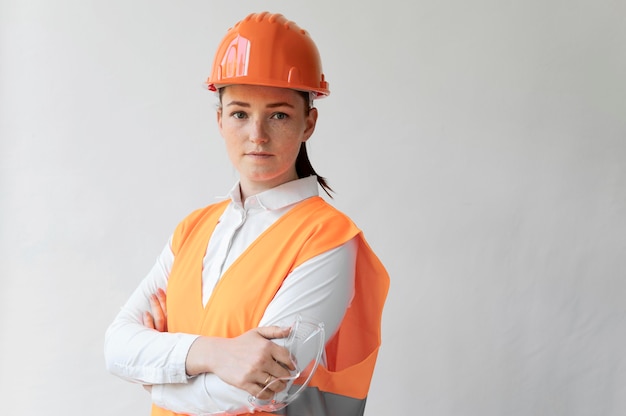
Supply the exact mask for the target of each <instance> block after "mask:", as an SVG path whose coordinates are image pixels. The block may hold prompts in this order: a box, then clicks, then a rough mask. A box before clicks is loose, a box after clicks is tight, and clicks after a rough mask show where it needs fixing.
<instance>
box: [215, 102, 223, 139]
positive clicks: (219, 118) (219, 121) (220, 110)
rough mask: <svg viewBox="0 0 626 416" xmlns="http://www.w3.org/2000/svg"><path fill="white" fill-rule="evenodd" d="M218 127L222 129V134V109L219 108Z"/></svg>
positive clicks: (217, 113)
mask: <svg viewBox="0 0 626 416" xmlns="http://www.w3.org/2000/svg"><path fill="white" fill-rule="evenodd" d="M216 115H217V127H218V128H219V129H220V134H221V133H222V109H221V108H218V109H217V112H216Z"/></svg>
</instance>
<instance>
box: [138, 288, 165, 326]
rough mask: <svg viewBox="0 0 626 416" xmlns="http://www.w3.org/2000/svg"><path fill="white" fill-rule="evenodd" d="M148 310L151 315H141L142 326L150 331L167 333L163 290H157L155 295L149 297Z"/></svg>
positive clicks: (146, 313) (145, 313) (147, 313)
mask: <svg viewBox="0 0 626 416" xmlns="http://www.w3.org/2000/svg"><path fill="white" fill-rule="evenodd" d="M150 309H151V312H152V313H150V312H148V311H146V312H144V313H143V317H142V318H143V324H144V325H145V326H146V327H148V328H150V329H155V330H157V331H159V332H167V307H166V304H165V291H164V290H163V289H161V288H159V289H157V293H156V294H154V295H151V296H150Z"/></svg>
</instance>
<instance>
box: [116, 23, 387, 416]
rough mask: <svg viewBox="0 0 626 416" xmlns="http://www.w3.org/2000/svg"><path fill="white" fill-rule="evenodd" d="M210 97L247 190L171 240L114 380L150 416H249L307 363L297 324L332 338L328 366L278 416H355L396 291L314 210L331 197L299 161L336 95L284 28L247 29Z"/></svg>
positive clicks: (125, 319) (364, 253)
mask: <svg viewBox="0 0 626 416" xmlns="http://www.w3.org/2000/svg"><path fill="white" fill-rule="evenodd" d="M207 86H208V88H209V89H210V90H212V91H215V92H217V93H218V94H219V102H220V105H219V108H218V111H217V123H218V126H219V130H220V133H221V135H222V136H223V138H224V140H225V143H226V148H227V151H228V156H229V158H230V160H231V162H232V164H233V165H234V167H235V168H236V169H237V171H238V173H239V181H238V183H237V184H236V185H235V186H234V187H233V188H232V190H231V192H230V193H229V198H228V199H227V200H225V201H222V202H220V203H217V204H213V205H209V206H208V207H205V208H202V209H199V210H197V211H195V212H193V213H192V214H191V215H189V216H188V217H187V218H185V219H184V220H183V221H182V222H181V223H180V224H179V226H178V227H177V228H176V230H175V231H174V233H173V235H172V237H171V238H170V240H169V241H168V243H167V245H166V247H165V248H164V249H163V252H162V253H161V255H160V257H159V258H158V260H157V263H156V264H155V266H154V267H153V269H152V270H151V272H150V273H149V274H148V276H147V277H146V278H145V279H144V280H143V281H142V283H141V284H140V286H139V287H138V288H137V289H136V291H135V292H134V293H133V294H132V296H131V298H130V299H129V300H128V301H127V303H126V305H125V306H124V308H122V311H121V312H120V313H119V314H118V316H117V317H116V318H115V320H114V322H113V323H112V324H111V326H110V327H109V329H108V330H107V334H106V340H105V357H106V361H107V367H108V369H109V370H110V371H111V372H112V373H114V374H116V375H118V376H120V377H123V378H125V379H128V380H131V381H134V382H137V383H141V384H143V385H146V386H147V388H148V390H149V391H151V394H152V400H153V403H154V405H153V410H152V414H153V415H172V414H177V413H184V414H247V413H251V412H253V411H255V410H258V408H255V407H254V404H255V403H258V401H255V400H250V398H251V397H256V398H258V399H260V400H263V399H270V398H272V397H276V396H275V394H277V393H280V392H283V391H286V389H287V387H288V385H287V383H286V382H285V381H281V380H282V379H284V378H286V377H289V376H290V375H291V374H292V373H293V371H294V370H295V366H296V362H299V363H305V364H304V365H303V367H304V366H306V363H308V362H310V361H311V359H312V357H311V354H310V353H304V352H299V353H297V354H296V356H295V357H292V356H291V353H290V351H289V350H288V349H287V348H285V347H284V346H282V345H284V341H285V338H286V337H288V335H289V333H290V331H291V329H290V325H291V324H292V323H293V322H294V320H296V318H297V317H301V318H302V319H305V320H307V321H312V322H315V323H321V324H322V325H323V327H324V329H325V333H326V342H325V346H324V344H322V347H323V348H324V350H325V351H324V352H325V360H324V362H323V363H322V364H320V366H319V367H318V368H317V371H316V372H315V373H314V375H313V377H312V379H311V381H310V383H309V384H308V386H307V387H306V389H304V391H303V392H302V394H300V395H299V396H298V397H297V398H296V399H295V400H294V401H292V402H291V403H290V404H289V405H288V406H287V407H285V408H284V409H283V410H282V411H281V412H282V414H293V415H295V414H298V415H301V414H311V415H328V414H341V415H362V414H363V411H364V407H365V399H366V397H367V391H368V389H369V384H370V380H371V377H372V373H373V370H374V364H375V361H376V356H377V352H378V348H379V346H380V323H381V322H380V321H381V315H382V309H383V305H384V301H385V298H386V295H387V290H388V285H389V278H388V275H387V273H386V271H385V269H384V267H383V266H382V264H381V263H380V261H379V260H378V259H377V257H376V256H375V255H374V253H373V252H372V251H371V249H370V248H369V246H368V245H367V243H366V241H365V240H364V238H363V235H362V233H361V232H360V230H359V229H358V228H357V227H356V226H355V225H354V224H353V223H352V221H350V219H349V218H348V217H346V216H345V215H344V214H342V213H340V212H338V211H337V210H335V209H334V208H332V207H331V206H330V205H329V204H327V203H326V202H325V201H324V200H323V199H322V198H320V197H319V196H318V185H319V186H321V187H322V188H323V189H324V190H325V191H326V192H327V193H328V192H329V191H330V188H329V187H328V185H327V183H326V180H325V179H324V178H322V177H320V176H318V175H317V174H316V173H315V170H314V169H313V167H312V166H311V163H310V161H309V159H308V156H307V153H306V141H307V140H308V139H309V138H310V137H311V135H312V134H313V132H314V130H315V125H316V122H317V116H318V111H317V109H316V108H314V107H313V106H312V103H313V100H314V99H316V98H321V97H324V96H326V95H328V94H329V90H328V83H327V82H326V80H325V78H324V75H323V73H322V68H321V62H320V58H319V53H318V51H317V48H316V46H315V44H314V43H313V41H312V40H311V38H310V37H309V35H308V34H307V33H306V32H305V31H304V30H302V29H300V28H299V27H298V26H297V25H296V24H295V23H293V22H290V21H288V20H287V19H285V18H284V17H283V16H282V15H279V14H268V13H260V14H251V15H249V16H248V17H246V18H245V19H244V20H242V21H240V22H238V23H237V24H236V25H235V26H234V27H232V28H231V29H229V31H228V33H227V34H226V36H225V38H224V39H223V40H222V43H221V45H220V47H219V49H218V51H217V53H216V56H215V60H214V64H213V70H212V73H211V76H210V77H209V79H208V81H207ZM291 352H293V351H291ZM307 354H308V355H307ZM292 358H295V360H294V359H292ZM277 379H278V380H277Z"/></svg>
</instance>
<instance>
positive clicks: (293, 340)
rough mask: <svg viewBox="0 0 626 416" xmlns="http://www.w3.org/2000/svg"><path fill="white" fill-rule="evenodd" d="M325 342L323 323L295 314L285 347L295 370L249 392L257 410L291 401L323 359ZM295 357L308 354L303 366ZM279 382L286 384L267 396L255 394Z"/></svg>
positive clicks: (269, 388)
mask: <svg viewBox="0 0 626 416" xmlns="http://www.w3.org/2000/svg"><path fill="white" fill-rule="evenodd" d="M324 344H325V334H324V324H323V323H314V322H310V321H305V320H302V317H301V316H299V315H298V317H297V318H296V321H295V323H294V324H293V326H292V327H291V332H290V333H289V336H288V337H287V340H286V341H285V348H287V349H288V350H289V353H290V355H291V360H292V362H293V364H294V366H295V367H296V368H295V370H293V371H290V373H291V375H290V376H288V377H281V378H277V379H274V380H272V381H271V382H270V383H268V384H267V385H266V386H265V387H264V388H263V390H261V391H260V392H259V393H258V394H257V395H256V396H249V397H248V400H249V401H250V403H251V404H252V405H253V406H254V407H255V408H256V409H257V410H260V411H264V412H274V411H276V410H280V409H282V408H283V407H286V406H287V405H288V404H289V403H291V402H293V401H294V400H295V399H296V398H297V397H298V396H299V395H300V393H302V392H303V391H304V389H306V387H307V385H308V384H309V381H311V378H312V377H313V374H314V373H315V370H316V369H317V366H318V365H319V363H320V361H321V360H322V357H323V352H324ZM297 357H306V358H307V362H306V363H303V364H304V365H305V366H301V365H300V363H298V359H297ZM309 357H313V359H312V360H310V361H309V360H308V358H309ZM280 382H283V383H285V384H286V385H287V387H286V388H285V389H284V390H282V391H280V392H278V393H274V395H273V397H272V398H270V399H267V400H264V399H259V397H258V396H260V395H262V394H263V393H264V392H266V391H273V389H272V387H273V386H276V385H277V384H278V383H280Z"/></svg>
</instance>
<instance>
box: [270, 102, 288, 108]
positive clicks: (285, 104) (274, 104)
mask: <svg viewBox="0 0 626 416" xmlns="http://www.w3.org/2000/svg"><path fill="white" fill-rule="evenodd" d="M265 107H267V108H276V107H289V108H295V107H294V106H293V105H292V104H289V103H288V102H280V103H271V104H268V105H266V106H265Z"/></svg>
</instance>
